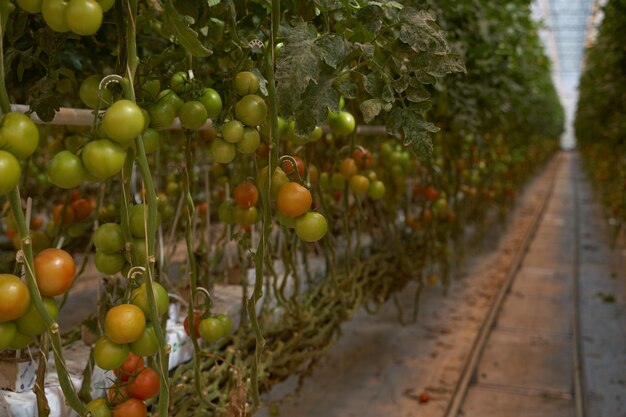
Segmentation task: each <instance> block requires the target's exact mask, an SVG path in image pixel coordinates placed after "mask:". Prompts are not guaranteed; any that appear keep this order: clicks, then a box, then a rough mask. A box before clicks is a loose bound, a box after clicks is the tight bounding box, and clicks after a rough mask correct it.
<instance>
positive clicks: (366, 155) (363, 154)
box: [352, 146, 372, 169]
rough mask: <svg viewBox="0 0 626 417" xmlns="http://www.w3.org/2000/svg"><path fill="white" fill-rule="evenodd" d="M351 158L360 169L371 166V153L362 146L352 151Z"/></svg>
mask: <svg viewBox="0 0 626 417" xmlns="http://www.w3.org/2000/svg"><path fill="white" fill-rule="evenodd" d="M352 158H353V159H354V160H355V161H356V164H357V165H358V167H359V168H361V169H367V168H369V167H370V166H372V153H371V152H370V151H369V150H367V149H365V148H364V147H362V146H357V147H356V148H354V151H352Z"/></svg>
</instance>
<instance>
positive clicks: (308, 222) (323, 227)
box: [296, 211, 328, 242]
mask: <svg viewBox="0 0 626 417" xmlns="http://www.w3.org/2000/svg"><path fill="white" fill-rule="evenodd" d="M327 231H328V224H327V223H326V218H325V217H324V216H323V215H321V214H320V213H317V212H314V211H309V212H308V213H305V214H304V215H303V216H301V217H298V218H297V219H296V235H298V237H299V238H300V239H302V240H304V241H305V242H317V241H318V240H320V239H321V238H323V237H324V235H326V232H327Z"/></svg>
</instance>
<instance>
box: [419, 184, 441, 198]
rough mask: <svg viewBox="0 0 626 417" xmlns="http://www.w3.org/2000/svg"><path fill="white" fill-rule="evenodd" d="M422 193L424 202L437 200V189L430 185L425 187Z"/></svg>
mask: <svg viewBox="0 0 626 417" xmlns="http://www.w3.org/2000/svg"><path fill="white" fill-rule="evenodd" d="M423 192H424V197H426V200H428V201H435V200H436V199H437V198H439V191H437V189H436V188H435V187H433V186H432V185H429V186H428V187H426V188H425V189H424V191H423Z"/></svg>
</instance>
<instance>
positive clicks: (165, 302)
mask: <svg viewBox="0 0 626 417" xmlns="http://www.w3.org/2000/svg"><path fill="white" fill-rule="evenodd" d="M152 293H153V294H154V299H155V301H156V304H157V312H158V315H159V317H161V316H163V314H165V313H167V309H168V308H169V305H170V300H169V295H168V293H167V290H166V289H165V288H164V287H163V285H161V284H159V283H158V282H153V283H152ZM130 300H131V302H132V303H133V304H134V305H136V306H137V307H139V308H140V309H141V311H143V313H144V315H145V316H146V317H150V304H149V303H148V289H147V286H146V283H145V282H144V283H143V284H141V285H140V286H139V287H137V288H135V289H134V290H133V291H132V293H131V295H130Z"/></svg>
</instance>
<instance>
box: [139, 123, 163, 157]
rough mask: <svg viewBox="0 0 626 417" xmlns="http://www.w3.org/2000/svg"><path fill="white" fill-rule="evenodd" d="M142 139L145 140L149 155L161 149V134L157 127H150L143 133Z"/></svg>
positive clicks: (146, 150) (144, 148)
mask: <svg viewBox="0 0 626 417" xmlns="http://www.w3.org/2000/svg"><path fill="white" fill-rule="evenodd" d="M141 140H142V141H143V150H144V152H145V153H146V155H149V154H151V153H154V152H156V151H157V149H159V145H160V143H161V134H160V133H159V132H158V131H157V130H156V129H152V128H151V127H149V128H147V129H146V130H144V131H143V133H142V134H141Z"/></svg>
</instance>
